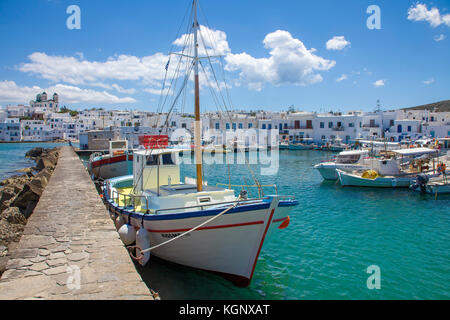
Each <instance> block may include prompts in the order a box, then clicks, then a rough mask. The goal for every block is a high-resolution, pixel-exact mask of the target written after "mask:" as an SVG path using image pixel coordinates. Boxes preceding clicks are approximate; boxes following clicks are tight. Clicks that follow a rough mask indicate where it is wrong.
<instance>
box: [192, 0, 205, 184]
mask: <svg viewBox="0 0 450 320" xmlns="http://www.w3.org/2000/svg"><path fill="white" fill-rule="evenodd" d="M193 1H194V3H193V10H194V71H195V126H194V145H195V163H196V166H197V191H198V192H200V191H203V175H202V161H203V159H202V128H201V122H200V89H199V79H198V69H199V68H198V64H199V62H200V60H199V57H198V34H197V33H198V28H199V24H198V19H197V0H193Z"/></svg>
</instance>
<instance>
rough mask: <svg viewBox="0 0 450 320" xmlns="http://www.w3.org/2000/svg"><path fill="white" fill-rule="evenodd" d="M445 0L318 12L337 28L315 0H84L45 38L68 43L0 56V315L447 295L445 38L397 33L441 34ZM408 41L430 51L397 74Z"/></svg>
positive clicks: (199, 309)
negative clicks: (108, 306)
mask: <svg viewBox="0 0 450 320" xmlns="http://www.w3.org/2000/svg"><path fill="white" fill-rule="evenodd" d="M40 1H43V0H38V2H39V3H40ZM249 1H250V2H251V1H252V0H249ZM440 1H441V0H438V3H437V4H436V5H434V4H433V7H432V9H430V11H429V10H428V9H427V4H422V3H412V4H410V6H409V7H405V4H398V3H396V4H395V5H394V4H383V10H384V8H385V7H387V6H390V8H391V11H390V12H391V15H390V16H389V15H385V14H383V15H381V14H380V13H381V9H380V7H379V6H377V5H371V6H369V7H368V8H365V6H364V5H362V7H358V6H361V4H358V5H357V6H356V5H355V6H354V7H353V8H350V7H348V8H347V7H346V6H347V5H348V4H346V5H342V4H341V5H337V4H336V3H334V2H332V1H329V2H330V3H329V4H328V5H329V6H330V10H329V11H330V12H334V11H333V10H341V11H340V12H339V11H336V13H339V14H338V15H339V16H340V19H341V21H336V20H333V19H335V18H333V17H331V16H330V15H329V14H328V13H326V12H323V3H321V4H320V5H318V4H317V3H310V4H305V3H303V2H302V3H300V2H291V3H288V2H284V3H283V4H282V5H280V4H279V3H274V2H270V1H269V2H267V3H264V4H262V3H258V8H260V9H261V10H259V11H260V12H258V18H257V19H255V18H254V17H252V14H253V13H254V12H255V10H254V7H255V5H253V4H252V5H251V6H250V5H249V4H248V3H245V4H244V3H239V4H238V3H236V4H235V3H234V2H233V1H231V2H230V3H227V4H224V3H222V2H217V3H216V2H206V1H201V0H186V1H184V0H183V1H179V2H176V3H175V2H173V3H170V4H167V3H166V2H161V3H160V2H154V3H153V2H152V4H149V3H147V2H142V3H139V4H132V5H129V4H127V5H124V4H119V2H116V1H111V2H110V3H109V5H110V7H109V8H110V9H111V10H110V11H111V12H113V10H114V9H116V10H119V11H120V12H121V15H120V18H118V19H106V18H105V19H103V18H97V19H93V20H92V18H91V17H95V14H96V13H99V12H100V11H97V10H99V9H101V5H100V6H99V5H98V4H96V3H95V4H94V3H91V2H87V1H80V3H79V4H77V5H70V6H69V7H67V8H64V9H65V12H66V13H67V14H68V15H69V17H68V19H67V21H66V25H65V27H66V29H64V30H59V29H57V28H49V30H50V29H51V30H52V31H51V32H49V31H48V30H46V31H45V32H43V30H40V28H41V27H42V26H40V25H39V26H37V27H36V28H37V29H36V34H38V31H39V32H40V33H39V34H45V35H46V36H50V37H51V39H54V41H55V42H56V41H58V42H59V43H60V44H61V48H64V50H62V49H55V48H53V49H51V50H50V48H52V47H51V46H52V45H54V44H53V43H50V42H48V41H46V42H44V41H42V40H41V38H39V37H38V38H35V39H32V40H33V41H35V40H37V41H39V43H40V47H39V48H40V49H39V51H35V52H27V51H24V50H25V49H24V48H22V47H21V46H17V44H16V45H15V46H13V48H17V55H14V57H13V56H11V54H10V52H9V51H7V52H4V53H1V54H2V55H3V56H8V57H9V58H8V59H9V60H5V62H4V65H5V70H7V72H6V73H5V75H6V76H7V77H15V78H14V81H12V80H1V79H0V103H2V104H3V103H7V105H6V106H5V107H2V106H0V300H105V301H117V300H129V301H131V300H141V301H146V303H154V302H148V301H149V300H179V301H181V300H183V301H187V300H191V301H198V302H199V303H200V302H205V301H207V300H209V301H211V300H220V301H227V300H229V301H231V300H234V301H238V302H237V303H236V304H233V305H231V304H230V305H228V306H227V305H226V304H224V306H223V310H222V308H221V307H222V306H221V304H222V303H219V305H218V306H219V307H218V308H214V307H211V306H192V305H191V304H190V303H184V305H183V306H182V307H179V306H178V305H177V308H170V310H169V309H167V310H166V314H165V315H166V317H171V315H172V314H173V313H177V315H178V316H186V315H197V316H198V315H205V314H206V316H207V317H208V318H209V317H210V316H212V314H213V313H214V314H216V315H219V314H220V313H221V312H223V314H224V315H226V314H230V312H231V314H233V315H237V314H239V315H244V314H245V315H247V314H251V312H252V310H253V311H255V310H259V311H258V312H259V313H260V314H261V315H262V314H265V315H268V314H271V313H270V311H268V310H269V309H271V305H270V303H269V304H267V305H263V307H264V312H263V311H262V310H263V309H262V306H261V305H259V304H255V305H244V302H243V301H246V300H254V301H266V300H267V301H269V302H270V301H275V300H447V299H449V298H450V272H449V268H448V265H449V262H450V256H449V252H450V241H449V240H450V234H449V232H448V231H449V228H450V216H449V215H448V213H449V210H448V209H449V208H450V179H449V176H450V100H448V92H447V91H445V90H443V89H442V87H443V85H442V84H443V83H445V82H446V81H447V82H448V81H450V79H449V78H448V74H447V73H445V72H443V71H442V70H443V69H445V68H442V67H441V66H439V67H436V66H437V65H434V64H433V63H432V62H435V61H440V60H442V59H443V55H444V54H445V52H446V51H445V50H442V48H441V49H439V48H438V47H439V46H442V44H445V41H446V36H445V35H444V34H441V35H436V34H430V33H426V36H425V32H424V31H422V32H421V33H418V32H416V33H414V32H413V30H414V28H413V27H411V26H410V25H411V24H416V27H417V28H418V29H419V28H422V29H423V26H422V27H421V26H420V24H423V23H429V24H430V25H431V26H432V27H433V29H435V28H437V27H438V26H440V25H442V27H443V28H445V27H446V26H448V25H449V21H450V20H449V19H448V18H450V15H449V14H445V12H446V10H448V9H447V8H445V7H444V6H443V5H442V3H441V2H440ZM250 2H249V3H250ZM45 5H46V6H47V7H46V9H47V11H48V12H53V14H54V15H56V14H57V13H56V12H59V11H61V12H63V11H64V10H61V9H62V7H61V6H64V5H63V4H61V3H59V2H58V3H53V2H48V3H45ZM30 6H31V7H30V8H29V10H28V11H30V12H33V13H35V14H34V15H33V17H35V16H38V13H39V12H42V8H40V7H36V4H35V3H33V4H30ZM33 6H34V7H33ZM247 6H248V8H247ZM437 6H439V7H442V9H438V8H437ZM237 7H239V9H240V10H236V8H237ZM250 7H252V9H251V10H250V11H248V10H249V8H250ZM306 7H309V9H311V10H305V9H306ZM5 9H6V12H7V13H9V15H7V19H10V18H9V16H14V14H12V13H13V12H15V11H16V10H17V9H18V7H17V4H15V3H8V4H5ZM294 9H295V10H294ZM312 9H314V10H315V11H317V12H323V15H324V17H322V16H318V15H313V14H312V13H314V12H315V11H314V10H312ZM331 9H333V10H331ZM343 9H344V10H343ZM347 9H348V10H347ZM356 9H358V10H356ZM58 10H59V11H58ZM84 10H86V12H89V15H87V14H86V15H85V14H84V13H85V11H84ZM246 10H247V11H246ZM439 10H442V12H444V13H442V16H441V13H440V11H439ZM28 11H27V12H24V16H27V14H28ZM82 11H83V15H81V12H82ZM110 11H105V12H103V13H102V15H103V14H104V15H105V17H106V16H107V15H108V14H110V13H111V12H110ZM359 11H361V13H362V14H363V15H364V14H368V15H369V18H367V22H366V24H364V25H363V28H362V29H363V31H361V26H359V27H358V26H357V25H355V21H364V19H363V20H361V17H359V18H357V17H356V16H354V14H355V12H359ZM143 12H145V13H146V15H143ZM169 12H170V13H169ZM183 12H184V15H182V14H183ZM209 12H212V14H211V18H212V19H211V22H213V25H212V26H210V25H209V22H208V21H209V19H208V18H207V14H208V16H209V14H210V13H209ZM288 12H296V14H297V15H298V16H296V18H295V19H293V18H292V17H289V16H287V15H286V13H288ZM305 12H307V14H306V13H305ZM371 12H372V13H371ZM383 12H384V11H383ZM405 12H407V19H406V21H403V22H402V23H399V22H398V21H397V22H396V23H397V25H395V24H393V22H392V17H400V16H402V17H403V20H405ZM431 13H432V14H433V15H431ZM152 15H155V16H152ZM27 17H28V19H29V20H31V19H32V18H33V17H31V16H27ZM81 17H83V19H85V17H86V19H87V20H88V21H86V23H84V22H83V24H81ZM102 17H103V16H102ZM244 17H245V20H248V23H247V25H248V26H247V27H246V28H245V30H244V29H242V27H241V26H242V21H243V19H244ZM299 17H302V19H298V18H299ZM381 17H383V19H390V25H389V24H388V23H386V24H385V23H383V26H384V27H383V28H381V21H379V20H380V19H381ZM430 17H431V18H432V19H433V20H432V21H430V19H431V18H430ZM322 18H323V19H324V20H322V21H323V23H320V22H319V21H320V19H322ZM3 19H4V18H0V20H1V22H3ZM102 19H103V20H102ZM397 19H398V18H397ZM58 21H59V20H58V19H52V20H50V19H49V20H48V21H47V22H46V23H47V24H49V25H52V26H53V25H54V24H55V23H56V22H58ZM111 21H113V23H111ZM143 21H145V25H144V24H143ZM333 21H334V22H333ZM17 22H19V23H22V20H20V19H18V20H17ZM17 22H16V21H10V22H8V23H5V25H9V24H11V25H12V24H13V23H17ZM59 22H60V21H59ZM332 22H333V23H332ZM135 23H139V26H138V27H136V25H135ZM285 23H287V24H285ZM340 23H342V25H345V24H348V28H342V30H343V31H342V32H343V33H345V35H340V32H339V33H335V32H334V31H333V32H332V33H333V34H336V35H335V36H334V37H332V38H330V37H331V33H330V32H331V31H330V30H327V28H328V26H329V25H339V24H340ZM123 25H126V26H127V27H126V28H123V27H121V26H123ZM318 25H320V27H318ZM392 25H395V27H396V28H395V32H394V31H392V30H389V28H391V26H392ZM81 26H83V28H82V27H81ZM100 26H101V27H100ZM177 26H178V29H176V27H177ZM388 26H389V28H388ZM366 27H367V28H366ZM176 30H178V31H177V33H175V31H176ZM223 30H227V31H226V32H225V31H223ZM311 30H312V31H311ZM345 30H347V31H345ZM435 30H438V29H435ZM243 31H245V32H243ZM382 32H383V33H384V35H385V34H387V33H389V32H390V33H389V35H390V36H389V37H388V36H383V37H378V36H374V35H376V34H381V33H382ZM397 32H403V33H404V34H403V35H398V34H397ZM11 33H12V34H14V35H15V37H9V36H5V38H6V39H7V40H8V41H10V42H11V43H13V44H14V41H16V39H18V38H20V37H25V35H22V34H21V33H17V32H16V29H14V28H11ZM247 33H248V34H247ZM130 34H132V35H133V37H130V36H129V35H130ZM410 34H414V35H415V36H414V38H411V39H409V38H408V37H409V36H410ZM419 34H420V36H419ZM111 35H114V39H120V41H117V40H115V41H114V42H113V44H114V45H113V46H111V43H110V41H111ZM392 35H394V36H392ZM416 35H417V37H416ZM400 36H402V39H404V42H405V43H401V44H400V43H398V41H394V42H392V39H399V38H400ZM78 37H80V39H84V40H83V41H78V40H79V39H78ZM379 38H383V41H384V42H386V43H390V42H391V43H390V44H389V45H386V47H385V48H383V46H384V45H385V44H384V42H383V41H379V40H376V39H379ZM416 38H417V39H421V41H422V42H419V41H416V40H417V39H416ZM74 39H77V41H75V42H74V43H76V44H77V45H76V46H74V45H73V44H71V43H69V42H70V41H71V40H74ZM87 39H91V40H90V42H91V43H89V45H88V46H87V45H86V44H85V42H89V41H88V40H87ZM93 39H96V40H95V45H92V43H94V40H93ZM108 39H109V41H107V40H108ZM136 39H139V41H136ZM362 39H364V40H362ZM430 39H431V40H434V41H431V40H430ZM413 40H414V41H413ZM364 41H366V42H367V43H366V42H364ZM409 42H414V44H417V43H419V44H420V43H429V42H432V44H433V45H434V46H436V48H435V49H433V50H428V51H427V59H426V60H427V62H423V65H418V66H417V68H411V66H410V65H409V64H408V63H410V64H411V65H413V64H414V65H416V64H417V61H424V60H425V59H422V58H423V57H421V56H417V50H416V49H414V47H413V46H412V45H411V46H410V47H408V46H407V44H408V43H409ZM369 43H370V44H369ZM375 44H376V45H377V46H378V48H379V50H377V52H387V50H386V48H389V49H391V48H393V47H396V48H397V49H396V50H397V51H396V54H393V53H392V54H386V56H385V57H383V58H382V59H380V56H379V54H378V53H377V55H375V56H372V55H373V54H374V52H375V51H374V50H373V45H375ZM30 45H33V42H32V41H30ZM47 45H49V46H50V47H46V46H47ZM430 47H431V45H430ZM125 48H126V49H125ZM169 48H170V49H169ZM167 49H169V50H167ZM402 50H403V52H402ZM138 53H140V54H138ZM143 54H145V55H143ZM444 58H445V55H444ZM4 59H5V58H4ZM447 60H448V59H447ZM447 60H446V59H444V61H446V62H447ZM370 61H372V62H376V63H369V62H370ZM380 62H383V63H380ZM396 68H399V69H398V70H397V69H396ZM404 70H409V71H410V72H409V73H408V74H407V75H405V73H404ZM344 72H345V73H344ZM431 73H432V74H433V77H432V78H430V76H431ZM18 75H21V76H19V77H18ZM29 77H33V78H35V79H33V80H31V79H27V78H29ZM426 77H427V78H426ZM38 80H39V81H40V82H38ZM16 81H17V83H16ZM20 82H21V83H22V85H21V84H20ZM31 83H33V85H32V86H31V85H30V84H31ZM39 83H40V84H39ZM24 101H29V103H28V104H26V105H25V104H23V103H24ZM375 101H376V103H375ZM381 101H383V103H382V102H381ZM433 101H434V102H433ZM10 103H13V105H11V104H10ZM294 103H295V105H294ZM287 106H289V107H287ZM156 304H157V303H155V305H156ZM163 305H165V303H160V304H158V306H159V307H161V306H163ZM155 308H157V307H155ZM178 308H179V309H178ZM230 309H233V310H234V311H229V310H230ZM297 309H298V308H297ZM124 310H125V311H126V312H136V311H137V309H136V308H131V309H124ZM149 310H150V312H151V315H153V313H154V311H155V310H156V309H155V310H153V309H152V308H151V307H150V308H149ZM271 315H273V314H271Z"/></svg>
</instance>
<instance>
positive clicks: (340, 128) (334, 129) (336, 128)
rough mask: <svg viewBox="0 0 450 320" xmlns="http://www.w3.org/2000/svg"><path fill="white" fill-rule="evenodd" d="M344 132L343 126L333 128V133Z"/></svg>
mask: <svg viewBox="0 0 450 320" xmlns="http://www.w3.org/2000/svg"><path fill="white" fill-rule="evenodd" d="M344 130H345V128H344V127H343V126H340V127H334V128H333V131H344Z"/></svg>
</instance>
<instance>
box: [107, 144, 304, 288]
mask: <svg viewBox="0 0 450 320" xmlns="http://www.w3.org/2000/svg"><path fill="white" fill-rule="evenodd" d="M179 152H182V151H181V150H177V149H166V150H163V149H159V150H141V151H136V152H135V154H134V168H133V172H134V174H133V175H132V176H124V177H118V178H114V179H110V180H108V181H106V182H105V184H104V188H103V199H104V201H105V203H106V204H107V206H108V208H109V210H110V212H111V215H112V218H113V219H114V220H115V221H116V225H117V228H118V229H120V228H123V227H124V226H125V228H127V232H130V230H131V232H135V233H139V232H141V233H142V232H145V233H147V235H146V237H147V238H148V240H149V241H148V243H146V244H145V246H144V247H140V248H138V250H145V249H146V248H149V247H150V246H151V247H155V246H158V245H161V244H163V245H162V246H161V247H157V248H156V249H154V250H152V251H151V254H152V255H154V256H156V257H159V258H161V259H164V260H167V261H171V262H174V263H178V264H181V265H185V266H189V267H193V268H198V269H202V270H206V271H212V272H215V273H218V274H221V275H222V276H224V277H225V278H227V279H230V280H231V281H233V282H234V283H235V284H236V285H239V286H247V285H249V283H250V281H251V279H252V276H253V273H254V270H255V266H256V263H257V260H258V256H259V254H260V251H261V248H262V246H263V243H264V241H266V240H267V238H268V237H269V236H270V235H271V234H272V233H274V232H279V231H280V230H281V229H284V228H286V227H287V226H288V225H289V221H290V218H289V212H290V210H291V209H292V208H293V207H294V206H296V205H298V202H297V201H296V200H295V199H294V198H293V197H283V196H278V195H271V196H263V195H261V197H259V198H255V199H252V198H247V197H246V195H245V193H241V194H240V195H239V196H236V195H235V192H234V191H233V190H231V189H229V188H220V187H216V186H208V185H207V183H204V185H203V188H202V190H201V191H197V185H196V184H195V182H196V181H195V179H189V178H188V179H187V180H186V182H185V183H182V182H181V181H180V167H179V164H177V163H178V162H179V158H178V157H179ZM189 152H190V151H189ZM192 182H194V184H192ZM227 210H228V211H227ZM224 211H226V213H225V214H223V215H221V216H219V217H218V218H217V219H215V220H213V221H211V222H210V223H207V224H205V225H202V224H203V223H205V222H206V221H208V220H210V219H211V218H215V217H217V216H218V215H220V214H221V213H223V212H224ZM127 225H128V226H127ZM200 225H201V227H200V228H198V229H196V230H195V231H193V232H189V231H190V230H192V229H193V228H195V227H197V226H200ZM186 232H187V233H186ZM183 233H186V235H184V236H182V237H180V238H179V239H177V240H176V241H173V242H170V243H167V244H164V243H165V242H167V241H168V240H169V239H174V238H176V237H179V236H180V235H182V234H183ZM135 237H136V236H135ZM123 240H124V239H123ZM131 240H133V236H131ZM128 244H131V243H128ZM141 260H142V259H141Z"/></svg>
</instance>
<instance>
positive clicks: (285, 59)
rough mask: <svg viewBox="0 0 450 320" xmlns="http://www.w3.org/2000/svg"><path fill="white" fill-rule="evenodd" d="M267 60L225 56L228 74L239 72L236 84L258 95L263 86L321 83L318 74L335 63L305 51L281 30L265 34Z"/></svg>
mask: <svg viewBox="0 0 450 320" xmlns="http://www.w3.org/2000/svg"><path fill="white" fill-rule="evenodd" d="M263 43H264V47H265V48H266V49H269V50H270V51H269V54H270V57H269V58H254V57H252V56H251V55H249V54H248V53H245V52H244V53H239V54H232V53H230V54H228V55H227V56H226V58H225V60H226V62H227V65H226V70H228V71H239V72H240V73H239V76H240V81H241V82H244V83H246V84H247V85H248V88H249V89H250V90H256V91H260V90H262V88H263V86H264V84H265V83H270V84H272V85H276V86H278V85H282V84H293V85H308V84H313V83H317V82H321V81H322V76H321V75H320V74H319V73H318V71H327V70H329V69H331V68H333V67H334V66H335V64H336V62H335V61H332V60H327V59H324V58H322V57H320V56H317V55H315V54H314V52H315V51H316V50H315V49H314V50H313V49H310V50H308V49H307V48H306V47H305V45H304V44H303V42H301V41H300V40H299V39H295V38H293V37H292V35H291V34H290V33H289V32H287V31H283V30H277V31H275V32H272V33H269V34H268V35H267V36H266V37H265V39H264V41H263Z"/></svg>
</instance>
